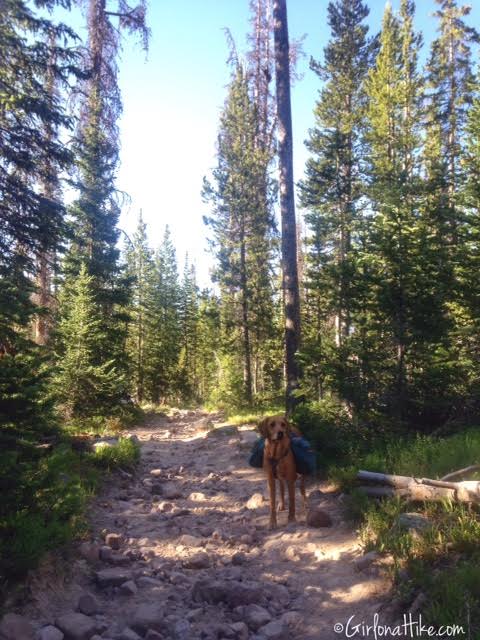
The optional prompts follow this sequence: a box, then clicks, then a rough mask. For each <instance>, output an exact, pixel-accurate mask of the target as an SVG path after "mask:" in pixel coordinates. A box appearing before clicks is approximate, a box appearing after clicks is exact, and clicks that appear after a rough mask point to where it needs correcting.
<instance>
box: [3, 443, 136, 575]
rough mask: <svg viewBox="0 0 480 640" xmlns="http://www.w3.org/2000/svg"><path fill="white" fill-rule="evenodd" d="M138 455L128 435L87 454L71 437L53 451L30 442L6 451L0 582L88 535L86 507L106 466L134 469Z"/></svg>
mask: <svg viewBox="0 0 480 640" xmlns="http://www.w3.org/2000/svg"><path fill="white" fill-rule="evenodd" d="M139 456H140V450H139V447H138V446H137V445H136V444H135V443H134V442H131V441H130V440H128V439H121V440H120V441H119V443H118V445H116V446H113V447H105V448H101V449H100V450H97V452H95V453H86V454H85V453H84V454H81V453H78V452H76V451H74V450H72V448H71V446H70V444H69V441H68V438H67V439H66V440H65V441H64V442H61V443H60V444H59V445H58V446H56V447H55V449H54V450H53V452H52V453H50V454H49V455H42V454H40V453H39V452H38V450H36V449H35V448H28V447H25V448H24V449H20V448H19V449H18V450H17V451H16V452H14V451H9V452H7V453H2V455H1V456H0V462H1V463H2V466H1V467H0V468H1V472H0V482H1V483H2V489H3V490H4V492H3V493H2V501H1V503H0V583H1V582H2V581H3V580H2V578H4V579H5V578H7V579H11V578H16V577H20V576H22V575H24V574H25V572H26V571H28V570H29V569H31V568H33V567H35V565H36V564H37V562H38V560H39V559H40V557H41V556H42V555H43V554H44V553H45V552H46V551H49V550H52V549H56V548H58V547H60V546H61V545H63V544H65V543H67V542H68V541H69V540H71V539H72V538H74V537H75V536H78V535H80V534H83V533H84V532H85V531H86V526H87V525H86V521H85V518H84V512H85V507H86V504H87V501H88V499H89V497H90V496H91V495H93V493H94V491H95V489H96V488H97V487H98V485H99V481H100V478H101V476H102V471H104V470H108V471H110V470H113V469H114V468H115V467H121V468H129V469H131V468H132V467H133V466H134V465H135V464H136V462H137V461H138V459H139Z"/></svg>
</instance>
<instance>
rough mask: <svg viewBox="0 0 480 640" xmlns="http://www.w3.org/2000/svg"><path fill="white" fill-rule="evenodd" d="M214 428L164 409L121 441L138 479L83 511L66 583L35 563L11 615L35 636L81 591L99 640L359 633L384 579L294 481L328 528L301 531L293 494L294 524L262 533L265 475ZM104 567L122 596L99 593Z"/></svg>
mask: <svg viewBox="0 0 480 640" xmlns="http://www.w3.org/2000/svg"><path fill="white" fill-rule="evenodd" d="M220 424H221V418H220V416H214V415H210V416H209V415H208V414H205V413H202V412H200V411H177V412H176V413H174V414H173V416H165V415H159V414H152V415H150V416H149V417H148V419H147V421H146V423H145V424H144V425H142V426H141V427H139V428H138V429H136V430H135V431H133V432H132V433H134V434H135V435H136V436H137V437H138V439H139V441H140V445H141V462H140V464H139V466H138V468H137V470H136V471H135V473H134V474H127V473H125V472H124V473H121V474H120V475H117V474H115V475H114V476H112V477H111V478H110V479H108V480H107V481H106V483H105V486H104V489H103V490H102V493H101V495H99V496H97V497H96V498H95V499H93V501H92V504H91V508H90V512H89V521H90V526H91V535H92V538H91V540H90V541H87V542H84V543H83V544H82V545H79V546H78V547H76V548H75V549H74V550H73V552H72V553H71V556H70V565H69V568H68V571H65V572H64V571H63V570H59V563H58V562H57V563H53V562H51V563H50V564H49V562H48V561H46V562H45V563H44V565H43V567H42V568H41V569H40V570H39V571H38V572H36V574H34V575H33V576H32V578H31V580H30V591H31V596H32V599H31V602H30V604H29V606H28V607H26V608H25V610H24V611H23V613H24V615H26V616H27V617H28V618H29V619H30V620H31V621H33V622H34V623H35V625H36V626H37V627H40V626H41V625H46V624H55V623H56V620H58V618H59V617H60V616H62V615H63V614H67V613H71V612H72V611H75V609H76V608H77V603H78V599H79V597H80V596H81V595H82V594H85V593H89V594H92V595H93V596H94V600H95V602H96V603H97V605H98V607H97V609H98V611H97V612H96V613H92V612H90V613H89V615H90V616H91V617H92V619H93V620H94V621H95V624H96V625H97V631H96V632H97V633H99V635H100V636H101V637H102V638H126V639H127V640H128V638H129V637H132V638H135V635H131V636H129V635H128V633H130V631H131V632H132V634H134V633H138V634H139V636H137V637H151V638H164V639H165V640H181V639H183V638H185V639H188V640H190V639H192V640H195V639H197V638H198V639H205V640H210V639H212V640H214V639H215V640H217V639H221V638H238V639H239V640H247V639H249V640H252V639H253V640H260V639H262V640H263V639H265V638H270V639H271V640H275V638H277V639H278V640H281V639H282V638H283V639H287V638H288V639H290V638H291V639H292V640H297V639H298V640H300V639H301V640H314V639H315V640H319V639H322V640H330V639H331V638H332V639H333V638H343V637H346V636H345V635H344V632H341V631H338V630H337V631H336V630H335V625H338V624H342V625H345V624H346V622H347V620H348V619H349V618H351V617H352V616H354V618H353V622H354V624H359V623H361V622H362V621H364V622H365V623H367V624H371V623H372V620H373V616H374V614H375V613H378V612H381V611H382V608H384V607H385V604H386V603H387V602H388V594H389V591H390V588H391V580H390V577H389V571H388V567H387V568H386V567H385V563H383V562H378V561H375V562H372V563H365V565H366V566H365V567H363V568H362V569H359V567H360V566H361V563H360V565H359V564H358V561H359V559H360V558H362V557H363V550H362V548H361V544H360V542H359V539H358V536H357V533H356V531H355V530H354V529H353V528H352V526H351V525H350V524H348V523H347V521H346V520H345V518H344V517H343V513H342V502H341V499H339V496H338V494H337V493H336V492H335V491H334V488H333V487H331V486H329V485H328V484H326V483H322V482H319V481H316V480H310V482H309V483H307V494H310V495H311V500H310V502H309V508H310V509H312V508H315V509H321V510H323V511H325V512H327V513H328V514H329V516H330V518H331V521H332V526H330V527H320V528H314V527H311V526H307V524H306V514H305V512H304V511H303V509H302V506H301V500H300V494H299V492H297V522H294V523H290V524H287V521H286V519H287V516H286V513H283V512H282V513H279V517H278V528H277V529H276V530H273V531H271V530H269V528H268V522H269V516H268V512H269V506H268V499H267V484H266V480H265V477H264V473H263V471H262V470H257V469H253V468H251V467H249V466H248V464H247V458H248V453H249V451H250V449H251V447H252V441H253V440H254V437H255V436H254V425H246V426H242V427H239V428H236V427H230V428H225V427H220ZM212 426H213V428H212ZM218 427H220V428H218ZM252 496H253V498H252ZM108 533H115V534H119V536H120V537H119V538H116V537H115V536H113V537H112V536H110V537H109V538H107V540H108V541H109V542H110V545H111V546H112V547H115V546H119V549H118V550H116V549H113V551H112V549H110V548H109V547H105V542H104V540H105V536H106V534H108ZM99 549H100V557H101V558H103V560H99V559H98V554H99ZM106 568H109V569H113V570H114V573H115V572H117V573H118V574H119V575H120V573H121V572H122V571H124V572H125V574H126V575H125V578H127V579H126V580H124V582H126V583H127V585H125V584H124V585H123V586H120V584H119V581H118V580H117V585H116V586H115V585H108V584H107V585H105V584H104V583H99V572H102V570H104V569H106ZM120 579H121V576H120ZM215 585H216V587H215ZM219 585H220V586H219ZM214 587H215V588H220V592H221V593H220V595H218V594H217V596H215V595H212V593H216V591H215V588H214ZM222 589H224V591H225V589H226V591H225V592H222ZM217 591H218V589H217ZM225 594H226V595H225ZM245 594H247V596H245ZM244 596H245V597H244ZM245 598H246V599H245ZM146 604H149V605H152V607H153V606H157V607H161V608H162V611H161V615H162V616H163V623H162V625H159V624H156V623H152V624H153V627H152V628H151V630H150V631H147V630H146V629H147V627H142V626H141V625H140V624H139V623H138V617H139V616H140V617H141V615H140V613H139V611H140V609H141V607H142V606H143V605H146ZM87 613H88V612H87ZM143 613H144V611H143ZM159 615H160V614H159ZM262 616H263V619H262ZM245 622H247V623H248V624H247V626H248V629H247V626H245V624H243V625H242V624H239V623H245ZM272 623H274V624H272ZM258 625H260V626H258ZM125 629H127V631H125ZM133 629H135V631H133ZM155 633H156V634H157V635H155ZM122 634H123V635H122ZM148 634H150V635H148ZM72 637H73V636H72Z"/></svg>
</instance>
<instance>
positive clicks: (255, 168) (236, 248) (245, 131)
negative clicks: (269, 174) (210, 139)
mask: <svg viewBox="0 0 480 640" xmlns="http://www.w3.org/2000/svg"><path fill="white" fill-rule="evenodd" d="M257 132H258V112H257V110H256V107H255V104H254V103H253V101H252V99H251V97H250V93H249V83H248V78H247V76H246V74H245V71H244V70H243V68H242V67H241V66H238V67H237V68H236V70H235V73H234V76H233V79H232V82H231V84H230V87H229V93H228V97H227V100H226V103H225V107H224V110H223V113H222V116H221V119H220V132H219V137H218V166H217V169H215V171H214V173H213V178H214V182H213V184H210V183H208V182H207V181H206V182H205V187H204V197H205V199H206V201H207V202H210V203H211V205H212V215H210V216H209V217H205V218H204V220H205V223H206V224H207V225H208V226H209V227H210V228H211V229H212V238H211V249H212V251H213V253H214V255H215V257H216V259H217V268H216V270H215V273H214V278H215V279H216V280H217V281H218V283H219V285H220V289H221V300H222V326H223V336H224V346H225V356H226V357H227V356H228V357H227V359H228V361H229V363H230V364H229V366H231V367H232V369H234V370H235V372H236V371H239V370H240V371H242V370H243V394H242V393H240V395H241V396H243V400H244V401H246V403H247V404H251V403H252V400H253V393H254V368H253V360H254V357H255V355H254V349H255V345H256V344H257V345H258V343H257V342H255V336H254V335H253V333H254V331H255V330H254V327H257V330H258V331H259V332H260V334H262V333H263V332H264V330H265V320H264V319H265V318H268V317H269V316H268V314H269V311H268V308H269V306H270V305H269V304H268V300H269V297H270V299H271V293H270V291H269V286H270V274H269V269H270V267H269V264H270V259H271V251H272V245H271V241H270V237H271V228H272V219H271V212H270V208H269V192H270V189H271V186H270V184H267V191H265V175H266V174H265V168H266V166H267V165H268V162H269V159H268V158H269V151H268V150H264V149H262V148H260V147H259V146H258V144H257V143H258V140H257ZM266 197H267V198H268V202H267V201H266V200H265V198H266ZM265 307H267V308H265ZM270 315H271V314H270ZM262 318H263V321H262ZM226 369H227V367H224V370H225V371H226ZM231 380H232V381H234V382H232V384H234V386H235V385H237V384H238V380H237V378H236V375H232V376H231ZM237 391H238V390H237ZM232 393H234V392H233V389H232ZM240 399H241V398H240Z"/></svg>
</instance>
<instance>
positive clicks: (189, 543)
mask: <svg viewBox="0 0 480 640" xmlns="http://www.w3.org/2000/svg"><path fill="white" fill-rule="evenodd" d="M179 543H180V544H183V545H184V546H185V547H201V546H202V545H203V540H202V539H201V538H197V536H191V535H189V534H188V533H185V534H184V535H183V536H181V538H180V540H179Z"/></svg>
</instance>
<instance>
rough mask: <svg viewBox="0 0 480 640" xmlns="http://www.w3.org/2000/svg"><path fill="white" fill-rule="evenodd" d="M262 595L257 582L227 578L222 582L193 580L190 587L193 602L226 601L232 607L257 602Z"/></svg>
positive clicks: (216, 602)
mask: <svg viewBox="0 0 480 640" xmlns="http://www.w3.org/2000/svg"><path fill="white" fill-rule="evenodd" d="M262 597H263V593H262V589H261V587H260V586H259V585H258V583H256V582H248V581H245V582H237V581H235V580H229V581H228V582H226V581H225V582H224V581H221V580H210V579H203V580H198V581H197V582H195V584H194V585H193V589H192V599H193V601H194V602H208V603H209V604H218V603H219V602H226V603H227V604H228V605H229V606H230V607H232V608H234V607H237V606H239V605H242V604H243V605H247V604H254V603H258V602H259V601H260V600H262Z"/></svg>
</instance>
